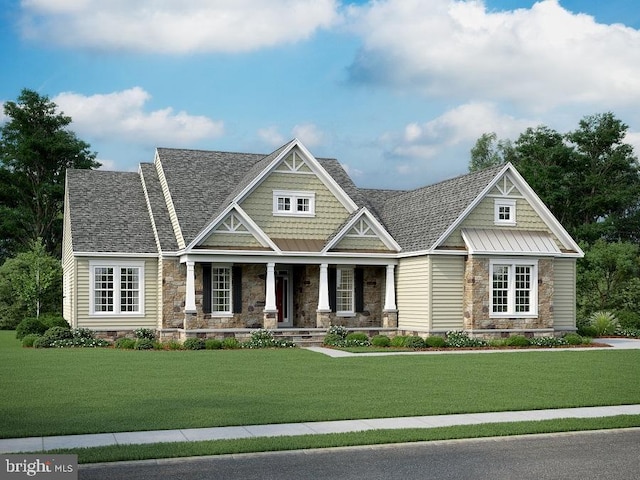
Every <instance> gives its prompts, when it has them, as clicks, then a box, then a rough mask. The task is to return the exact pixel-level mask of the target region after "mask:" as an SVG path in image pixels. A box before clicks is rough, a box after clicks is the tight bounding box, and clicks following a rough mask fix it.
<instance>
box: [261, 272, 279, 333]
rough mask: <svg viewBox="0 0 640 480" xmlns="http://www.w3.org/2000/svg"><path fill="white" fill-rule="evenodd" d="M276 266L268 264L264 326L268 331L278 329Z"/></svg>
mask: <svg viewBox="0 0 640 480" xmlns="http://www.w3.org/2000/svg"><path fill="white" fill-rule="evenodd" d="M275 270H276V264H275V263H267V287H266V292H265V302H264V315H263V324H262V326H263V327H264V328H266V329H267V330H273V329H275V328H278V307H277V306H276V274H275Z"/></svg>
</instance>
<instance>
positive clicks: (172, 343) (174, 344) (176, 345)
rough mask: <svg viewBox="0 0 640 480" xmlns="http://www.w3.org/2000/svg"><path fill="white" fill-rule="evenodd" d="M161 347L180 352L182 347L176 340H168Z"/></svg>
mask: <svg viewBox="0 0 640 480" xmlns="http://www.w3.org/2000/svg"><path fill="white" fill-rule="evenodd" d="M162 347H163V349H167V350H182V348H183V345H182V343H180V342H178V341H177V340H169V341H168V342H167V343H165V344H163V345H162Z"/></svg>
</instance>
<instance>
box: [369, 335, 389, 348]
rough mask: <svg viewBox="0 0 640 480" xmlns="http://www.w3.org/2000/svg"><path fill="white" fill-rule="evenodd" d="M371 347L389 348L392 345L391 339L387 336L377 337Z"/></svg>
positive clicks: (372, 341)
mask: <svg viewBox="0 0 640 480" xmlns="http://www.w3.org/2000/svg"><path fill="white" fill-rule="evenodd" d="M371 345H373V346H375V347H388V346H389V345H391V339H390V338H389V337H387V336H386V335H376V336H375V337H373V338H372V339H371Z"/></svg>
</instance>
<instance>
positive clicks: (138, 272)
mask: <svg viewBox="0 0 640 480" xmlns="http://www.w3.org/2000/svg"><path fill="white" fill-rule="evenodd" d="M89 272H90V273H89V274H90V276H91V289H90V293H89V297H90V298H89V303H90V306H89V310H90V311H89V313H90V315H105V316H126V315H142V314H144V262H99V261H92V262H90V263H89Z"/></svg>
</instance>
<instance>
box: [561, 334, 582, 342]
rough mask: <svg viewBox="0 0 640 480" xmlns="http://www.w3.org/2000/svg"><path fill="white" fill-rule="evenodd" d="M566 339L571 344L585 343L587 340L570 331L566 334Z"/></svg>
mask: <svg viewBox="0 0 640 480" xmlns="http://www.w3.org/2000/svg"><path fill="white" fill-rule="evenodd" d="M564 339H565V340H566V342H567V343H568V344H569V345H583V344H584V342H585V340H584V338H582V337H581V336H580V335H578V334H577V333H569V334H567V335H565V336H564Z"/></svg>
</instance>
